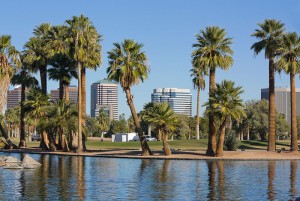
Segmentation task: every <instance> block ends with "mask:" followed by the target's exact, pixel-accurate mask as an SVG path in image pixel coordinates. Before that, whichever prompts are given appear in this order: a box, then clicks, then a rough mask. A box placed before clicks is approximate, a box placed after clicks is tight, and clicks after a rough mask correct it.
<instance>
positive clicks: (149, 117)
mask: <svg viewBox="0 0 300 201" xmlns="http://www.w3.org/2000/svg"><path fill="white" fill-rule="evenodd" d="M142 118H143V119H144V120H145V121H146V122H148V123H150V124H151V125H154V126H155V127H156V128H157V130H158V131H159V132H161V133H162V141H163V147H164V151H165V155H171V150H170V146H169V144H168V132H169V131H174V130H175V129H176V125H178V123H179V119H178V116H177V115H176V114H175V112H174V111H173V109H172V108H171V107H170V105H169V104H168V103H167V102H164V103H154V104H152V103H151V104H146V105H145V107H144V112H143V115H142Z"/></svg>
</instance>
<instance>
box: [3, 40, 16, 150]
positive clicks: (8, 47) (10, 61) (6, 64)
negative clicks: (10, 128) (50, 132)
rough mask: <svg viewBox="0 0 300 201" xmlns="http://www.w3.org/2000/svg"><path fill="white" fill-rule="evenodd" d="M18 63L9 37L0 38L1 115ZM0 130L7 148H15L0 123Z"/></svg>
mask: <svg viewBox="0 0 300 201" xmlns="http://www.w3.org/2000/svg"><path fill="white" fill-rule="evenodd" d="M19 63H20V59H19V52H18V51H17V50H16V48H15V47H14V46H13V45H12V44H11V37H10V36H9V35H1V36H0V89H1V90H0V113H2V111H3V109H4V106H5V104H6V101H7V90H8V87H9V84H10V79H11V78H12V76H13V74H14V68H15V67H16V66H18V65H19ZM0 130H1V132H2V135H3V136H4V138H5V140H6V142H7V143H8V145H9V147H16V145H14V144H13V143H12V141H11V140H10V138H9V136H8V134H7V132H6V129H5V125H4V123H3V122H2V121H0Z"/></svg>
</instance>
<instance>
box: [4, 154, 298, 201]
mask: <svg viewBox="0 0 300 201" xmlns="http://www.w3.org/2000/svg"><path fill="white" fill-rule="evenodd" d="M1 155H11V156H15V157H17V158H19V159H21V157H22V155H21V154H6V153H1ZM30 156H31V157H33V158H34V159H36V160H37V161H39V162H40V163H42V166H41V167H39V168H36V169H34V170H9V169H3V168H0V200H51V201H52V200H295V199H296V198H297V197H300V164H299V163H300V162H299V161H270V162H268V161H185V160H139V159H114V158H97V157H75V156H73V157H70V156H63V157H59V156H49V155H38V154H33V155H30Z"/></svg>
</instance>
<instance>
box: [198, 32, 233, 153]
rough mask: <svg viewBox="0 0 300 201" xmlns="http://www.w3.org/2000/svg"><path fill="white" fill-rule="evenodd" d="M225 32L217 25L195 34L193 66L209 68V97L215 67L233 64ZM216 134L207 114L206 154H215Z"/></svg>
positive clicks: (213, 87) (210, 116) (222, 67)
mask: <svg viewBox="0 0 300 201" xmlns="http://www.w3.org/2000/svg"><path fill="white" fill-rule="evenodd" d="M226 34H227V33H226V32H225V30H224V29H221V28H220V27H217V26H210V27H206V28H205V30H200V33H199V34H197V35H196V37H197V43H195V44H193V47H195V48H196V50H195V51H194V52H193V63H194V65H195V66H201V67H207V68H208V70H209V97H211V96H212V94H213V93H214V90H215V87H216V81H215V73H216V69H217V68H221V69H224V70H226V69H228V68H229V67H230V66H232V64H233V58H232V54H233V51H232V49H231V47H230V45H231V44H232V38H228V37H226ZM216 134H217V130H216V127H215V119H214V115H212V114H209V137H208V146H207V151H206V154H207V155H211V156H213V155H215V152H214V150H215V149H216Z"/></svg>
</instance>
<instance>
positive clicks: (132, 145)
mask: <svg viewBox="0 0 300 201" xmlns="http://www.w3.org/2000/svg"><path fill="white" fill-rule="evenodd" d="M12 141H13V142H14V143H15V144H16V145H18V142H19V139H17V138H13V139H12ZM148 144H149V146H150V148H151V149H152V150H161V149H162V147H163V146H162V142H148ZM267 144H268V143H267V141H254V140H249V141H241V142H240V146H239V149H246V150H247V149H256V150H266V149H267ZM289 144H290V141H289V140H281V141H277V142H276V149H281V148H283V147H284V148H285V149H287V150H288V149H289ZM169 145H170V147H171V149H175V150H176V149H182V150H186V151H195V150H206V148H207V140H203V139H201V140H173V141H169ZM27 146H28V147H38V146H39V142H37V141H34V142H27ZM87 148H88V149H90V150H99V149H140V142H133V141H131V142H111V141H103V142H101V141H100V140H90V139H89V140H88V141H87Z"/></svg>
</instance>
